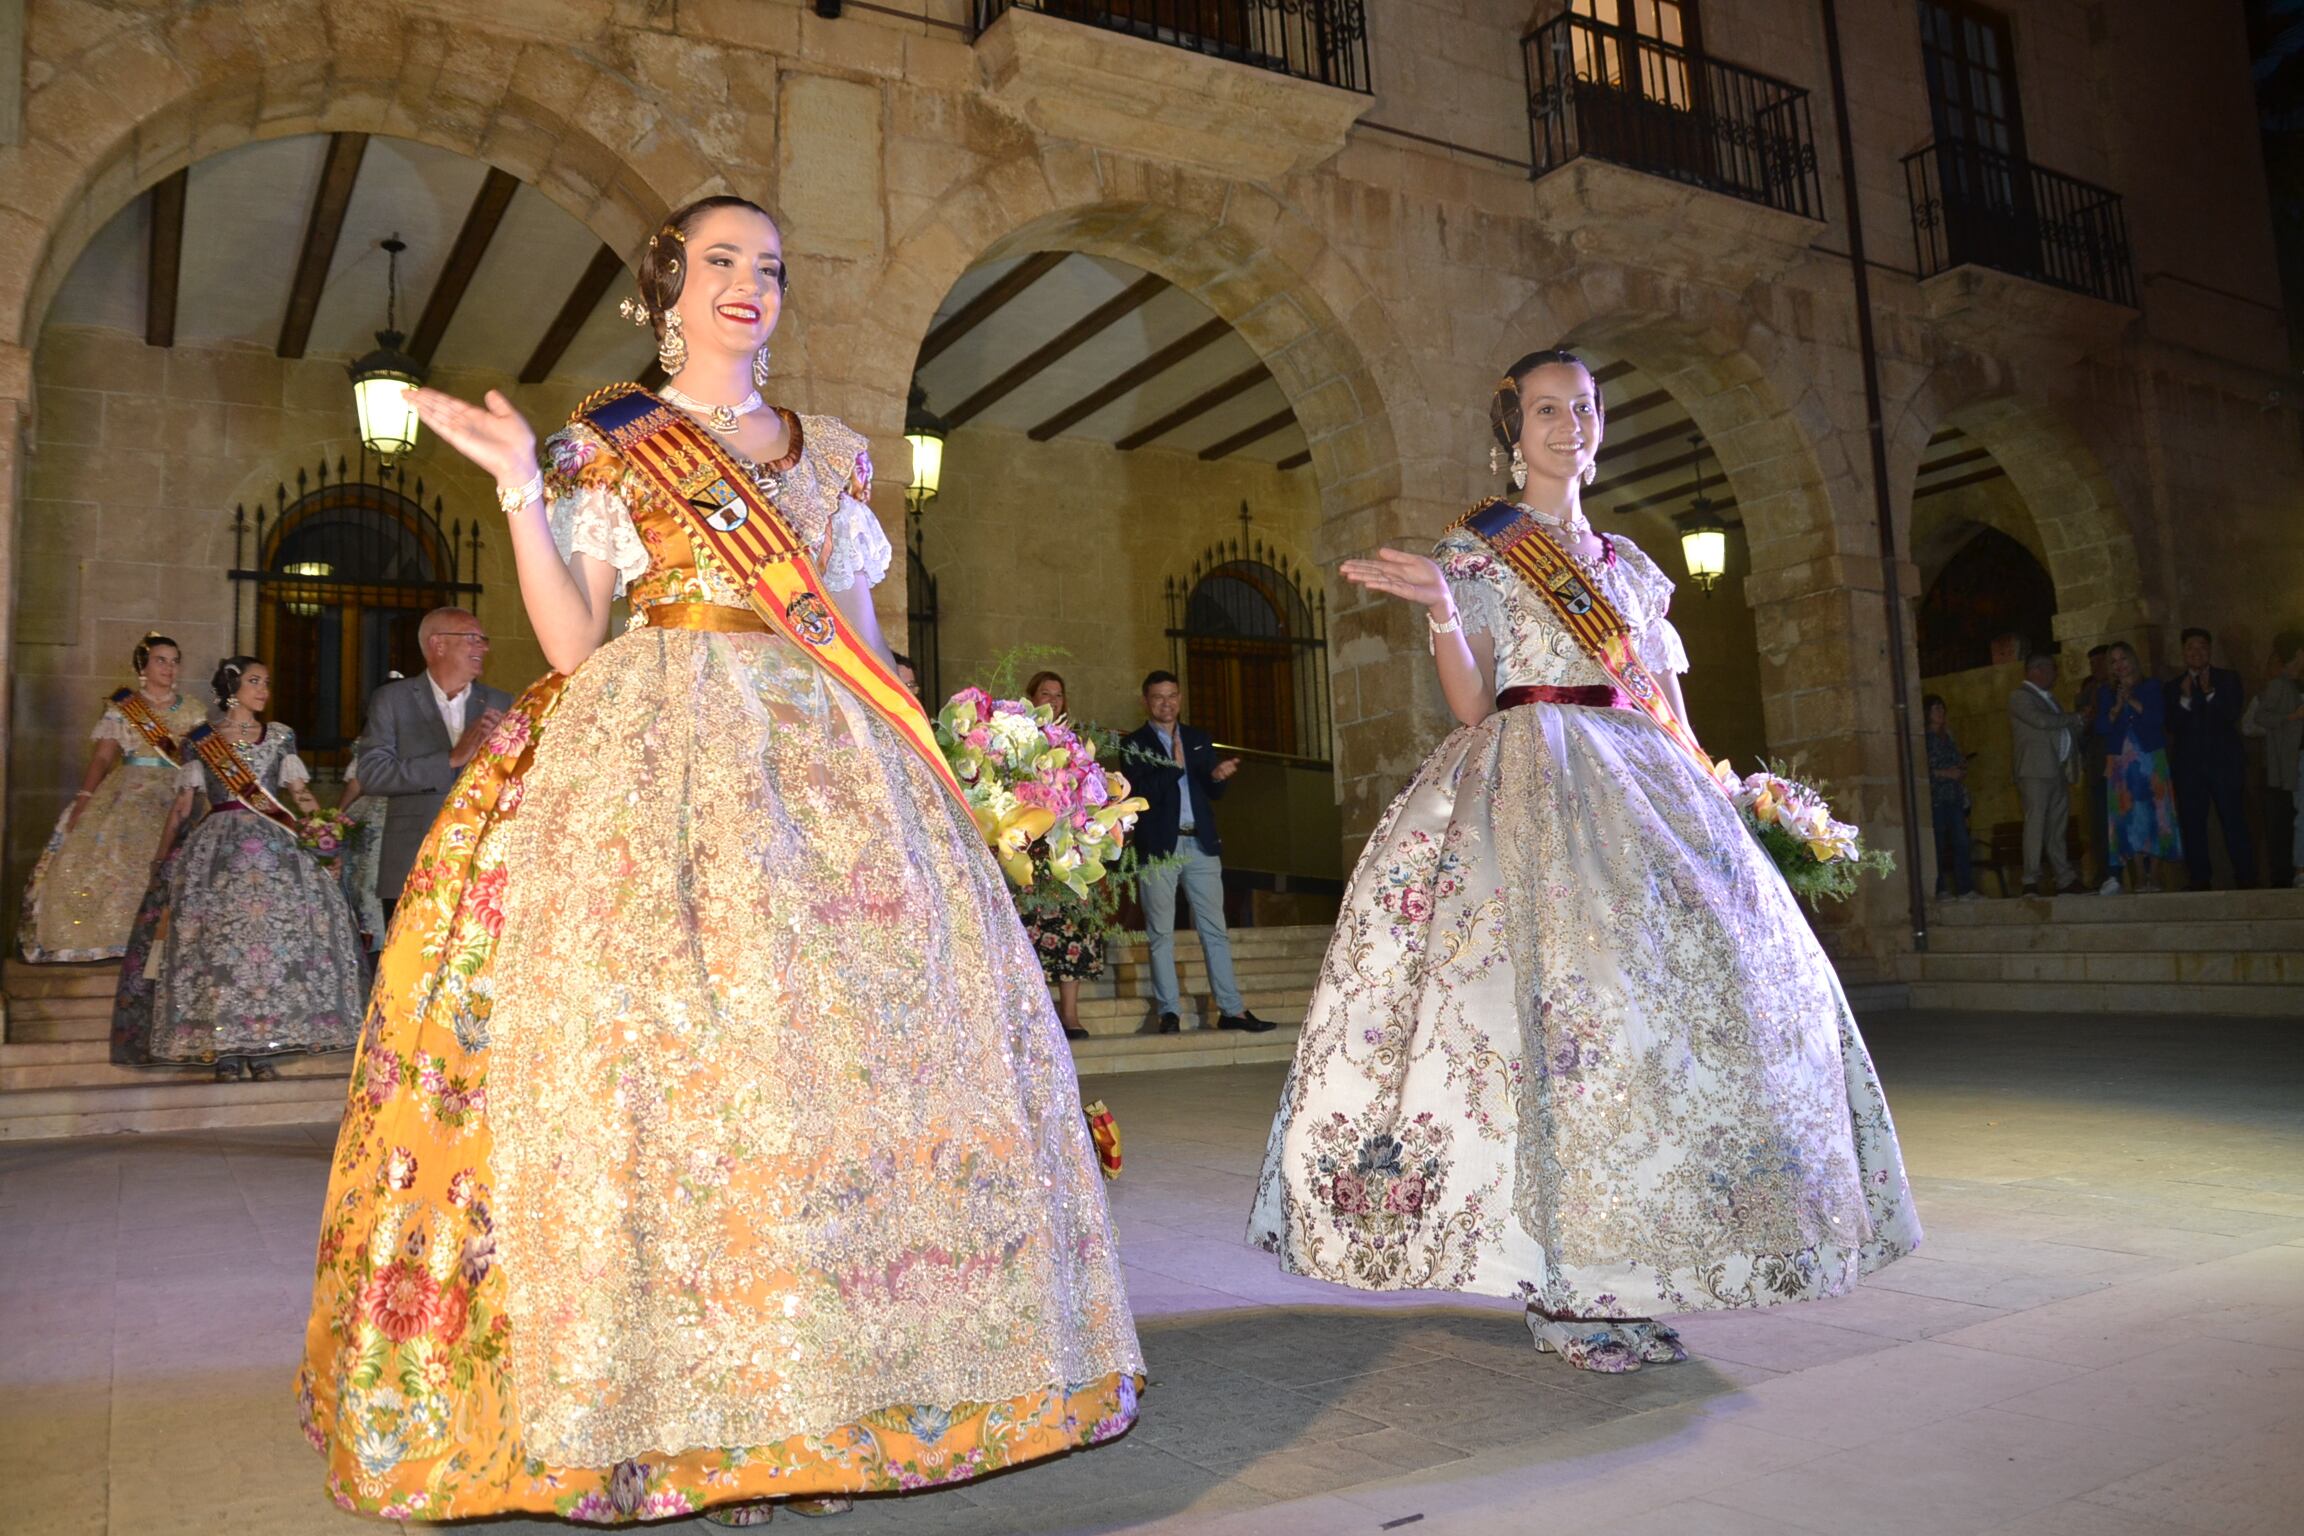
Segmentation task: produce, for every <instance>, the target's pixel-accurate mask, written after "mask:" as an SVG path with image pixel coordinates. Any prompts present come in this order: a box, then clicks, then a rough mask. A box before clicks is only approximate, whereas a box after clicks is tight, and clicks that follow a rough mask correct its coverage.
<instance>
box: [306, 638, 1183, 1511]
mask: <svg viewBox="0 0 2304 1536" xmlns="http://www.w3.org/2000/svg"><path fill="white" fill-rule="evenodd" d="M568 681H569V680H568V679H566V678H563V677H559V676H552V677H548V678H546V679H545V680H544V681H542V682H540V683H538V684H536V685H535V686H534V687H532V688H530V689H529V690H528V691H527V692H526V693H525V694H523V695H522V696H521V698H520V699H519V700H518V702H517V703H516V704H515V705H514V706H513V709H512V711H511V712H510V713H509V714H508V715H507V717H506V720H505V723H504V725H503V727H502V728H501V729H500V730H499V731H498V732H497V734H496V735H495V737H494V738H493V739H492V740H491V741H490V742H489V744H488V747H487V748H486V749H485V750H484V752H483V753H482V754H481V755H480V756H479V757H478V758H476V759H475V760H474V763H473V765H472V766H471V767H470V768H468V769H467V770H466V772H465V773H464V775H463V776H462V778H461V779H460V780H459V781H458V783H457V785H456V787H455V789H454V790H453V791H452V793H451V794H450V797H449V799H448V801H447V803H446V805H445V806H443V808H442V810H441V813H440V816H439V819H438V820H437V821H436V822H435V823H434V825H433V828H432V831H431V834H430V836H429V837H428V839H427V840H426V842H425V845H424V848H423V851H422V853H421V854H420V855H419V857H418V859H417V862H416V866H415V869H414V871H413V873H411V875H410V877H409V881H408V885H407V889H406V891H405V893H404V894H403V896H402V898H401V901H400V904H399V908H398V911H397V913H396V915H395V920H394V922H393V925H392V933H391V938H390V942H389V944H388V945H387V948H386V950H385V953H384V955H383V957H382V961H381V965H380V969H379V974H378V977H377V984H376V989H375V993H374V995H373V997H372V998H371V1000H370V1003H369V1008H368V1016H367V1020H366V1024H365V1028H364V1030H363V1037H362V1042H361V1050H360V1055H359V1059H358V1062H357V1064H356V1066H355V1068H354V1071H353V1075H352V1081H351V1090H350V1096H349V1101H348V1105H347V1108H346V1112H345V1117H344V1123H343V1129H342V1132H341V1134H340V1136H339V1139H338V1142H337V1148H336V1157H335V1162H334V1166H333V1168H332V1170H331V1177H330V1180H329V1188H328V1203H327V1208H326V1211H325V1214H324V1216H323V1219H322V1225H321V1231H320V1244H319V1253H318V1259H317V1265H316V1273H315V1280H314V1286H313V1301H312V1316H311V1322H310V1325H309V1329H308V1332H307V1338H306V1347H305V1362H304V1366H303V1369H302V1370H301V1371H300V1373H299V1375H298V1379H297V1388H296V1391H297V1399H298V1405H299V1408H300V1410H301V1417H302V1422H303V1426H304V1433H305V1436H306V1438H307V1439H308V1440H309V1441H310V1442H311V1443H312V1445H313V1447H314V1448H315V1449H317V1450H319V1451H320V1452H321V1453H322V1454H323V1455H324V1456H326V1457H327V1459H328V1468H329V1473H328V1487H329V1491H330V1493H331V1494H332V1495H333V1497H334V1498H335V1500H336V1502H337V1503H338V1504H339V1505H341V1506H342V1507H344V1508H346V1509H350V1510H355V1511H359V1512H362V1513H366V1514H374V1515H378V1516H381V1517H384V1518H387V1519H417V1520H455V1519H468V1518H472V1517H477V1516H490V1515H504V1514H514V1513H531V1514H548V1515H557V1516H560V1517H562V1518H566V1519H570V1520H580V1521H587V1522H595V1523H601V1524H617V1523H623V1522H628V1521H639V1520H656V1519H663V1518H667V1517H671V1516H677V1515H682V1514H688V1513H692V1512H695V1511H699V1510H703V1509H706V1508H709V1507H713V1506H725V1505H731V1504H740V1503H746V1502H750V1501H755V1500H761V1499H781V1498H795V1497H799V1498H806V1497H812V1496H820V1495H825V1494H832V1493H851V1492H880V1491H894V1490H901V1489H913V1488H927V1487H933V1486H936V1485H938V1484H944V1483H955V1482H961V1481H965V1480H967V1479H970V1478H974V1477H978V1476H981V1475H983V1474H985V1473H989V1472H995V1471H998V1470H1000V1469H1002V1468H1006V1467H1011V1466H1015V1465H1018V1464H1020V1463H1024V1462H1029V1461H1033V1460H1037V1459H1039V1458H1043V1457H1047V1456H1053V1455H1059V1454H1062V1453H1064V1452H1067V1451H1070V1450H1073V1449H1076V1448H1079V1447H1082V1446H1087V1445H1093V1444H1096V1443H1097V1442H1099V1441H1103V1440H1107V1439H1110V1438H1112V1437H1113V1436H1116V1435H1119V1434H1121V1433H1123V1432H1124V1431H1125V1430H1126V1429H1127V1428H1128V1427H1129V1426H1130V1424H1132V1423H1133V1422H1134V1419H1135V1413H1136V1397H1137V1392H1138V1389H1139V1387H1140V1386H1141V1384H1142V1378H1141V1377H1140V1376H1139V1375H1138V1374H1136V1373H1135V1372H1133V1371H1125V1370H1124V1371H1116V1372H1113V1373H1110V1374H1108V1375H1105V1376H1102V1377H1100V1378H1098V1379H1096V1380H1092V1381H1087V1382H1081V1383H1058V1384H1051V1385H1050V1386H1048V1387H1046V1388H1044V1389H1041V1390H1037V1391H1032V1392H1027V1393H1025V1394H1023V1395H1022V1396H1018V1397H1012V1398H1009V1399H1007V1400H1005V1401H1000V1402H963V1403H954V1404H941V1405H926V1404H895V1405H890V1406H888V1407H886V1408H883V1409H880V1410H878V1411H875V1412H871V1413H867V1414H864V1415H863V1416H861V1417H859V1418H857V1419H856V1420H854V1421H853V1422H850V1423H846V1424H842V1425H839V1426H837V1427H835V1428H833V1429H830V1430H828V1431H824V1432H821V1433H808V1434H798V1435H793V1436H791V1437H790V1438H787V1439H784V1440H782V1441H779V1442H777V1443H775V1444H772V1445H752V1446H739V1447H727V1448H716V1449H701V1450H700V1449H689V1450H683V1451H678V1452H665V1453H661V1454H644V1455H639V1456H634V1457H630V1458H627V1459H625V1460H622V1461H619V1462H617V1463H616V1464H615V1465H613V1466H594V1467H573V1466H556V1465H551V1464H549V1463H546V1462H544V1461H541V1460H538V1459H535V1458H533V1457H531V1455H530V1454H529V1452H528V1450H527V1449H526V1445H525V1440H524V1434H523V1418H522V1413H521V1406H520V1401H519V1397H518V1393H517V1391H516V1389H515V1385H514V1382H513V1379H512V1374H511V1372H510V1370H509V1369H508V1368H507V1363H506V1358H505V1357H506V1352H507V1346H508V1343H509V1340H510V1338H511V1336H512V1329H513V1327H514V1322H513V1319H512V1318H511V1317H510V1316H509V1315H508V1314H507V1312H506V1277H505V1271H504V1267H503V1266H502V1265H501V1264H500V1263H499V1262H498V1258H497V1252H496V1243H495V1236H494V1233H495V1224H494V1217H493V1214H492V1212H491V1208H490V1207H491V1195H492V1184H493V1179H492V1172H491V1149H492V1145H493V1142H492V1137H491V1134H490V1130H489V1119H488V1113H489V1105H488V1050H487V1045H486V1041H487V1038H488V1035H487V1025H488V1015H489V1010H490V1007H491V997H492V991H493V988H492V970H493V960H494V954H495V945H496V939H497V936H498V934H499V932H500V931H501V928H502V925H503V921H504V917H503V905H502V900H503V892H504V886H505V882H506V879H507V874H508V872H507V870H506V868H505V865H504V855H503V844H502V839H501V836H500V834H502V833H503V832H504V830H505V829H506V827H507V826H508V824H509V823H510V821H511V819H512V818H513V816H514V814H515V813H516V812H517V810H518V808H519V803H520V799H521V795H522V782H523V776H524V775H525V774H526V773H527V772H528V771H529V768H530V767H531V765H532V763H533V759H534V754H535V751H536V746H537V741H538V739H539V738H540V736H541V735H542V732H543V729H544V727H545V724H546V721H547V719H548V718H549V717H550V716H551V714H552V712H553V710H554V708H555V707H556V706H557V704H558V703H559V701H560V698H561V695H562V693H563V691H564V689H565V688H566V687H567V685H568Z"/></svg>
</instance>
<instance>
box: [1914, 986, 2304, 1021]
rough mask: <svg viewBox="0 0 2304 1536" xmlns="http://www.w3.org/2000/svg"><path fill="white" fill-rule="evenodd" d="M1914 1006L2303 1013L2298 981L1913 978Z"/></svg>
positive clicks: (2268, 1015)
mask: <svg viewBox="0 0 2304 1536" xmlns="http://www.w3.org/2000/svg"><path fill="white" fill-rule="evenodd" d="M1911 992H1912V1006H1913V1007H1914V1008H1945V1009H1956V1010H1962V1011H1973V1012H1979V1013H2072V1014H2089V1015H2094V1014H2103V1013H2150V1014H2192V1015H2196V1016H2201V1017H2218V1016H2222V1017H2247V1018H2289V1019H2293V1018H2299V1017H2304V985H2295V984H2272V985H2268V984H2264V983H2256V984H2253V985H2247V986H2214V985H2201V984H2183V985H2179V984H2175V983H2147V984H2139V983H2135V982H2117V981H2006V980H1995V981H1915V982H1913V983H1912V988H1911Z"/></svg>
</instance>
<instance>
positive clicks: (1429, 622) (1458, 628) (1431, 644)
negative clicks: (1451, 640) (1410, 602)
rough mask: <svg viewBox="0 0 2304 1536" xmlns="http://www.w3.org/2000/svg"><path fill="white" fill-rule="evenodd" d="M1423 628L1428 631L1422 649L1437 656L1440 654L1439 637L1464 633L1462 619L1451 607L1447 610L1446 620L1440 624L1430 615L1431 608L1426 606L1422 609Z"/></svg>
mask: <svg viewBox="0 0 2304 1536" xmlns="http://www.w3.org/2000/svg"><path fill="white" fill-rule="evenodd" d="M1424 628H1425V629H1426V630H1428V631H1430V633H1428V634H1426V635H1425V637H1424V649H1425V650H1426V651H1428V652H1430V653H1431V654H1432V655H1434V656H1437V655H1439V654H1440V637H1441V636H1442V635H1460V634H1462V633H1464V620H1463V618H1462V617H1461V616H1460V615H1458V613H1457V612H1456V610H1455V609H1453V608H1451V609H1449V610H1448V622H1447V623H1445V624H1442V623H1439V622H1438V621H1436V620H1435V619H1434V618H1433V617H1432V610H1431V609H1429V608H1427V609H1425V610H1424Z"/></svg>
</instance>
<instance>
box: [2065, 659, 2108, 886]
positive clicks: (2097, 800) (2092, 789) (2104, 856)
mask: <svg viewBox="0 0 2304 1536" xmlns="http://www.w3.org/2000/svg"><path fill="white" fill-rule="evenodd" d="M2111 687H2112V647H2111V646H2109V645H2092V646H2090V647H2089V648H2088V676H2087V678H2086V680H2085V681H2083V682H2082V683H2081V684H2080V691H2079V693H2078V694H2076V695H2074V697H2073V700H2072V709H2073V712H2074V713H2075V714H2077V715H2079V717H2080V720H2081V727H2080V784H2081V788H2082V791H2083V792H2084V793H2085V794H2086V796H2087V798H2088V805H2087V814H2086V815H2085V816H2083V817H2082V818H2081V828H2082V841H2083V844H2084V845H2085V846H2086V847H2087V848H2088V849H2090V850H2091V851H2093V852H2094V854H2095V856H2096V872H2095V875H2094V878H2095V879H2097V880H2101V879H2103V878H2104V877H2105V876H2106V875H2108V874H2110V873H2111V872H2112V858H2111V849H2110V847H2108V846H2107V845H2106V843H2105V841H2104V838H2105V834H2106V831H2107V829H2108V827H2109V820H2108V818H2107V816H2106V814H2105V810H2104V759H2105V756H2106V755H2107V752H2108V749H2109V745H2110V744H2109V743H2107V742H2106V741H2105V740H2104V738H2103V736H2102V735H2101V734H2100V733H2098V731H2097V729H2096V707H2097V705H2099V704H2100V703H2102V702H2103V699H2104V695H2105V694H2107V693H2109V692H2110V691H2111Z"/></svg>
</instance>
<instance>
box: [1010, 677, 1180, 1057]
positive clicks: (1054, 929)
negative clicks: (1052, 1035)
mask: <svg viewBox="0 0 2304 1536" xmlns="http://www.w3.org/2000/svg"><path fill="white" fill-rule="evenodd" d="M1024 699H1025V702H1027V703H1030V704H1037V705H1040V706H1041V707H1043V708H1045V709H1047V710H1049V711H1050V712H1051V713H1052V714H1053V715H1054V716H1055V718H1057V719H1059V720H1061V719H1063V718H1064V717H1065V716H1066V715H1067V714H1069V713H1071V700H1070V699H1069V698H1068V697H1067V696H1066V694H1065V691H1064V677H1063V674H1062V673H1059V672H1035V673H1033V674H1032V680H1031V681H1030V682H1028V683H1026V684H1025V685H1024ZM1046 883H1047V884H1048V885H1050V886H1053V887H1054V889H1053V890H1042V891H1039V892H1036V893H1034V894H1035V896H1036V898H1037V899H1036V900H1034V901H1033V902H1032V904H1031V905H1029V906H1021V905H1020V906H1019V907H1018V908H1017V915H1018V916H1020V917H1022V918H1023V920H1024V931H1025V933H1027V934H1029V935H1030V936H1031V939H1032V953H1033V954H1035V955H1037V956H1038V957H1039V960H1040V974H1041V975H1043V976H1045V977H1047V978H1048V984H1049V985H1050V986H1052V987H1054V988H1055V989H1056V1017H1057V1019H1058V1021H1059V1022H1061V1023H1062V1024H1063V1026H1064V1038H1065V1039H1067V1040H1085V1039H1087V1038H1088V1031H1087V1030H1085V1029H1082V1028H1081V1027H1080V983H1081V982H1082V981H1083V980H1088V981H1093V980H1095V979H1096V978H1097V977H1099V976H1101V975H1103V974H1104V935H1103V933H1102V932H1101V931H1100V930H1099V929H1098V928H1097V927H1096V925H1095V922H1094V917H1095V911H1096V908H1097V906H1098V904H1099V903H1101V902H1102V901H1103V900H1105V899H1106V897H1107V896H1108V895H1109V885H1110V882H1109V881H1107V882H1105V883H1104V884H1101V885H1096V886H1092V887H1090V889H1091V890H1092V891H1093V892H1094V893H1095V895H1094V896H1093V897H1091V899H1090V900H1089V901H1087V902H1082V901H1080V900H1079V899H1078V898H1076V897H1074V896H1073V895H1072V894H1071V892H1069V891H1067V890H1065V889H1064V888H1063V887H1062V886H1060V885H1055V882H1053V881H1050V882H1046ZM1013 894H1015V895H1017V896H1018V897H1019V899H1020V900H1021V899H1022V897H1023V893H1022V892H1016V893H1013ZM1194 912H1195V915H1197V912H1198V909H1197V908H1195V909H1194Z"/></svg>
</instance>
